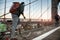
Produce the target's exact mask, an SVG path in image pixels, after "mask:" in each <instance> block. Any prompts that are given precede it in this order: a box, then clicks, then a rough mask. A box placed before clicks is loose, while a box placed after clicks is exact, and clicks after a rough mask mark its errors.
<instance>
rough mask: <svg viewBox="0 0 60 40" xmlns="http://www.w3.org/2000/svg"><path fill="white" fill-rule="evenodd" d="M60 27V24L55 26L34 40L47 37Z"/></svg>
mask: <svg viewBox="0 0 60 40" xmlns="http://www.w3.org/2000/svg"><path fill="white" fill-rule="evenodd" d="M58 29H60V26H59V27H57V28H55V29H52V30H50V31H49V32H46V33H44V34H42V35H40V36H38V37H36V38H34V39H32V40H42V39H44V38H46V37H47V36H49V35H50V34H52V33H53V32H55V31H56V30H58Z"/></svg>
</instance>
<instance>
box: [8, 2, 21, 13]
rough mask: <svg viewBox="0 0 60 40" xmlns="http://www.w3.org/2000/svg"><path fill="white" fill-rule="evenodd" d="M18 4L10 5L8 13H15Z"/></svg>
mask: <svg viewBox="0 0 60 40" xmlns="http://www.w3.org/2000/svg"><path fill="white" fill-rule="evenodd" d="M19 5H20V3H15V4H13V5H12V7H11V8H10V10H9V12H10V13H15V12H16V11H17V8H18V7H19Z"/></svg>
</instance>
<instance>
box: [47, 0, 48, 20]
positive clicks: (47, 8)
mask: <svg viewBox="0 0 60 40" xmlns="http://www.w3.org/2000/svg"><path fill="white" fill-rule="evenodd" d="M47 20H48V0H47Z"/></svg>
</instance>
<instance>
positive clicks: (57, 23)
mask: <svg viewBox="0 0 60 40" xmlns="http://www.w3.org/2000/svg"><path fill="white" fill-rule="evenodd" d="M58 25H59V15H58V14H56V15H55V26H58Z"/></svg>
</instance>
